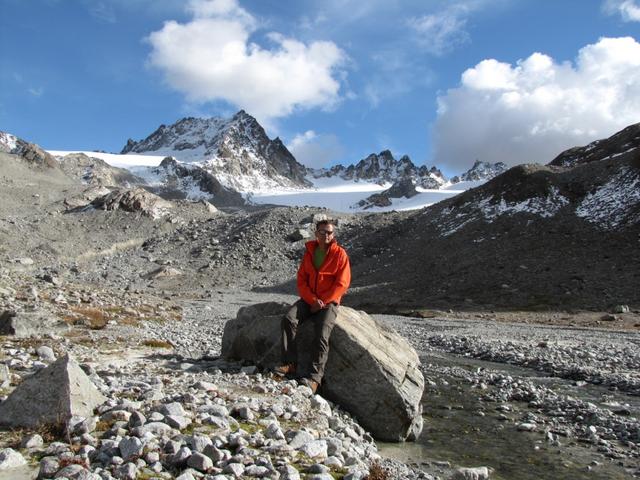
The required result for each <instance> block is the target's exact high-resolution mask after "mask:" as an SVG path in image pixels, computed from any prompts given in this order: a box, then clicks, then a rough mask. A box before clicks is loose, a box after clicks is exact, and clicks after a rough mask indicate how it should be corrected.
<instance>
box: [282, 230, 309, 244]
mask: <svg viewBox="0 0 640 480" xmlns="http://www.w3.org/2000/svg"><path fill="white" fill-rule="evenodd" d="M307 238H311V233H309V230H307V229H306V228H296V229H295V230H294V231H293V232H291V233H290V234H289V235H288V236H287V239H288V240H289V241H291V242H298V241H300V240H306V239H307Z"/></svg>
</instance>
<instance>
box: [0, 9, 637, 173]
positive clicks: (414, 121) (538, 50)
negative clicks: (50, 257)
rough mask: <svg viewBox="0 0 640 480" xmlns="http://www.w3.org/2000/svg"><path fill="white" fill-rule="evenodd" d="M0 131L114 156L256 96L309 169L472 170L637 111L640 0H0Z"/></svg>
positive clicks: (531, 156) (614, 126)
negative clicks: (409, 163)
mask: <svg viewBox="0 0 640 480" xmlns="http://www.w3.org/2000/svg"><path fill="white" fill-rule="evenodd" d="M0 11H1V12H2V15H1V16H0V130H3V131H8V132H10V133H13V134H15V135H17V136H19V137H21V138H24V139H26V140H29V141H32V142H35V143H38V144H40V145H41V146H43V147H44V148H47V149H52V150H74V149H85V150H93V149H100V150H105V151H110V152H118V151H120V150H121V148H122V147H123V146H124V145H125V143H126V141H127V139H128V138H133V139H135V140H139V139H141V138H144V137H146V136H147V135H149V134H150V133H151V132H153V131H154V130H155V129H156V128H157V127H158V126H159V125H160V124H163V123H164V124H170V123H173V122H175V121H177V120H178V119H180V118H182V117H184V116H224V117H227V116H230V115H232V114H233V113H234V112H236V111H237V110H238V109H240V108H242V109H245V110H246V111H247V112H248V113H250V114H252V115H254V116H255V117H256V118H258V120H259V121H260V122H261V123H262V124H263V126H265V128H266V129H267V132H268V134H269V135H270V136H271V137H275V136H279V137H280V138H282V139H283V141H284V142H285V143H286V144H287V145H288V146H289V147H290V148H291V150H292V151H293V152H294V154H295V155H296V157H297V158H298V160H300V161H301V162H303V163H305V164H307V165H310V166H316V167H317V166H322V165H330V164H333V163H343V164H348V163H355V162H357V161H358V160H360V159H361V158H364V157H365V156H367V155H368V154H370V153H372V152H379V151H381V150H383V149H390V150H391V151H392V152H393V153H394V155H396V156H400V155H404V154H407V155H409V156H410V157H411V159H412V160H413V161H414V162H415V163H416V164H427V165H429V166H431V165H436V166H438V167H439V168H441V169H442V170H443V171H444V172H445V173H446V174H447V175H454V174H457V173H460V172H462V171H464V170H466V169H467V168H469V167H470V166H471V164H472V163H473V161H474V160H475V159H476V158H478V159H480V160H485V161H493V162H494V161H504V162H506V163H508V164H510V165H513V164H517V163H524V162H538V163H546V162H548V161H550V160H551V159H552V158H553V156H555V155H556V154H557V153H559V152H560V151H561V150H562V149H564V148H568V147H570V146H574V145H582V144H585V143H588V142H590V141H593V140H595V139H598V138H603V137H606V136H608V135H611V134H612V133H615V132H616V131H618V130H620V129H621V128H623V127H625V126H627V125H629V124H632V123H636V122H640V1H639V0H458V1H456V0H451V1H437V0H420V1H419V0H415V1H414V0H404V1H401V0H398V1H393V0H367V1H363V0H191V1H177V0H0Z"/></svg>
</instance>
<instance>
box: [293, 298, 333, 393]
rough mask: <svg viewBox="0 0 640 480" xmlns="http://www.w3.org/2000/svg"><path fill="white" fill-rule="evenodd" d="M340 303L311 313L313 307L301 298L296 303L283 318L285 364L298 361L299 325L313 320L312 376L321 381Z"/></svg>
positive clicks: (313, 378)
mask: <svg viewBox="0 0 640 480" xmlns="http://www.w3.org/2000/svg"><path fill="white" fill-rule="evenodd" d="M338 308H339V307H338V305H335V304H333V303H332V304H330V305H329V306H328V307H327V308H323V309H322V310H320V311H318V312H316V313H311V307H310V306H309V305H308V304H307V302H305V301H304V300H302V299H300V300H298V301H297V302H296V303H294V304H293V305H292V306H291V308H290V309H289V311H288V312H287V314H286V315H285V316H284V317H283V319H282V361H283V362H284V364H289V363H293V364H297V363H298V350H297V345H296V333H297V331H298V325H299V324H301V323H302V322H305V321H311V322H313V333H314V335H313V341H312V344H311V365H310V369H311V371H310V377H311V379H312V380H314V381H316V382H318V383H320V382H321V381H322V377H323V375H324V366H325V365H326V363H327V358H328V357H329V337H330V336H331V331H332V330H333V327H334V325H335V324H336V318H337V317H338Z"/></svg>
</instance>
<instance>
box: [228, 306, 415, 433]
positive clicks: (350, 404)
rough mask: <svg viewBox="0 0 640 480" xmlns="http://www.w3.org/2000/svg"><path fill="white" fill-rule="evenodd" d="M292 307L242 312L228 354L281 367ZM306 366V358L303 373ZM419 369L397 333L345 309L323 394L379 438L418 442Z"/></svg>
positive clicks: (302, 335)
mask: <svg viewBox="0 0 640 480" xmlns="http://www.w3.org/2000/svg"><path fill="white" fill-rule="evenodd" d="M288 308H289V306H288V305H286V304H281V303H275V302H269V303H264V304H257V305H252V306H249V307H243V308H241V309H240V310H239V311H238V314H237V317H236V319H234V320H230V321H229V322H227V324H226V325H225V329H224V334H223V338H222V355H223V356H224V357H225V358H227V359H237V360H246V361H250V362H252V363H256V364H259V365H261V366H262V367H264V368H272V367H274V366H275V365H277V364H279V363H280V348H281V346H280V341H281V340H280V322H281V319H282V316H283V315H284V314H285V313H286V311H287V309H288ZM312 327H313V325H312V324H311V322H306V323H303V324H302V325H301V326H300V328H299V341H300V343H301V344H304V343H305V342H307V341H308V340H309V339H310V337H311V335H312V333H313V332H312V330H313V328H312ZM305 350H307V349H304V348H299V349H298V351H299V352H304V351H305ZM306 362H308V359H305V358H304V355H302V356H301V358H300V362H299V368H300V367H301V366H303V365H304V364H305V363H306ZM419 366H420V361H419V359H418V355H417V354H416V352H415V350H414V349H413V348H412V347H411V345H409V343H408V342H407V341H406V340H404V339H403V338H402V337H401V336H400V335H398V334H397V333H396V332H395V331H394V330H392V329H391V328H389V327H386V326H384V325H382V324H380V323H378V322H376V321H375V320H374V319H372V318H371V317H370V316H369V315H367V314H366V313H364V312H358V311H356V310H353V309H351V308H349V307H344V306H343V307H341V308H340V312H339V314H338V318H337V320H336V326H335V328H334V330H333V333H332V335H331V350H330V352H329V359H328V361H327V365H326V369H325V376H324V379H323V385H322V394H323V396H326V397H327V398H328V399H330V400H333V401H334V402H336V403H338V404H339V405H341V406H342V407H343V408H344V409H345V410H347V411H349V412H350V413H351V414H352V415H354V416H355V417H356V418H357V419H358V421H359V422H360V423H361V425H362V426H363V427H364V428H366V429H367V430H369V431H370V432H371V434H372V435H373V436H374V437H376V438H377V439H379V440H385V441H404V440H413V439H415V438H417V436H418V435H419V434H420V432H421V430H422V416H421V406H420V399H421V398H422V393H423V390H424V379H423V377H422V373H421V372H420V370H419Z"/></svg>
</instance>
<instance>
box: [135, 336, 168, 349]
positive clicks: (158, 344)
mask: <svg viewBox="0 0 640 480" xmlns="http://www.w3.org/2000/svg"><path fill="white" fill-rule="evenodd" d="M142 345H144V346H145V347H152V348H173V345H172V344H171V342H167V341H166V340H157V339H155V338H150V339H148V340H144V341H143V342H142Z"/></svg>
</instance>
